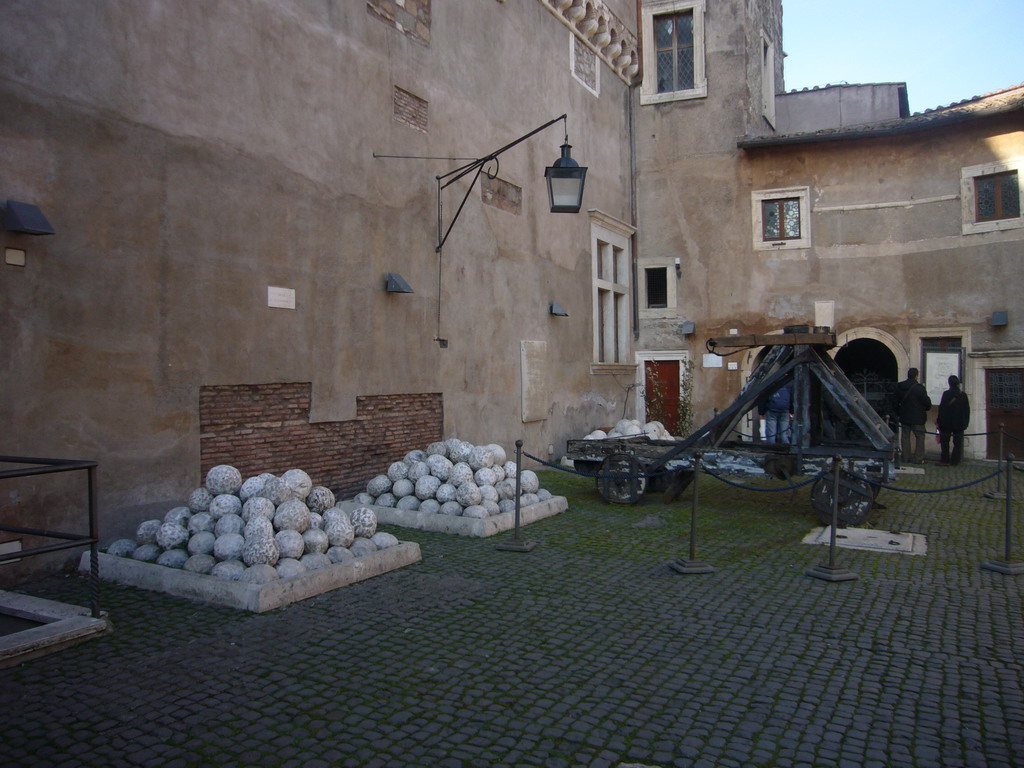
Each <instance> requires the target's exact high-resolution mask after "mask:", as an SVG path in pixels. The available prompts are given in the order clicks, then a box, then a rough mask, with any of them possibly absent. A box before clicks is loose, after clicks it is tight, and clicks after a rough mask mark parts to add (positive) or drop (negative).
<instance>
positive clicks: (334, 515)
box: [320, 506, 349, 528]
mask: <svg viewBox="0 0 1024 768" xmlns="http://www.w3.org/2000/svg"><path fill="white" fill-rule="evenodd" d="M321 518H322V520H323V525H321V526H320V527H321V528H326V527H327V526H328V525H330V524H331V523H333V522H335V521H337V520H344V521H345V522H346V523H347V522H349V519H348V512H346V511H345V510H344V509H342V508H341V507H338V506H334V507H331V508H330V509H328V510H325V511H324V513H323V515H321Z"/></svg>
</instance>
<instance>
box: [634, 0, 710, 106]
mask: <svg viewBox="0 0 1024 768" xmlns="http://www.w3.org/2000/svg"><path fill="white" fill-rule="evenodd" d="M642 21H643V41H644V45H643V51H644V78H643V83H642V84H641V87H640V103H641V104H659V103H662V102H666V101H679V100H681V99H695V98H701V97H704V96H707V93H708V84H707V79H706V77H705V74H704V0H657V1H656V2H650V3H645V4H644V6H643V20H642Z"/></svg>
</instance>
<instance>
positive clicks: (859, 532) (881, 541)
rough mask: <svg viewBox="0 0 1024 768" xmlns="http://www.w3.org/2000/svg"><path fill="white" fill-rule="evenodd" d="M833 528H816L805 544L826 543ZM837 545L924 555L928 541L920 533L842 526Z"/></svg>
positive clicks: (806, 537)
mask: <svg viewBox="0 0 1024 768" xmlns="http://www.w3.org/2000/svg"><path fill="white" fill-rule="evenodd" d="M831 531H832V529H831V527H830V526H826V527H825V528H815V529H814V530H812V531H811V532H810V533H809V534H807V535H806V536H805V537H804V544H824V545H825V546H826V547H827V546H828V545H829V543H830V541H831V536H832V533H831ZM836 546H837V547H845V548H846V549H864V550H868V551H871V552H899V553H901V554H904V555H924V554H927V552H928V541H927V539H926V538H925V537H924V536H922V535H921V534H920V533H894V532H892V531H875V530H872V529H870V528H840V529H839V530H837V531H836Z"/></svg>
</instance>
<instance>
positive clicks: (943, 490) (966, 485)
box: [855, 469, 1002, 493]
mask: <svg viewBox="0 0 1024 768" xmlns="http://www.w3.org/2000/svg"><path fill="white" fill-rule="evenodd" d="M1001 472H1002V470H1000V469H997V470H995V471H994V472H992V473H991V474H988V475H985V476H984V477H981V478H978V479H977V480H968V481H967V482H966V483H960V484H959V485H951V486H950V487H948V488H899V487H898V486H895V485H886V484H885V483H878V482H875V481H874V480H871V479H870V478H867V477H861V476H860V475H855V477H856V478H857V479H858V480H863V481H864V482H866V483H868V484H869V485H876V486H878V487H879V488H885V489H886V490H887V491H896V492H897V493H946V492H948V491H960V490H963V489H964V488H970V487H971V486H972V485H977V484H978V483H983V482H985V481H986V480H991V479H992V478H993V477H995V476H996V475H998V474H1000V473H1001Z"/></svg>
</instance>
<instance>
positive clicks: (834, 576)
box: [805, 456, 857, 581]
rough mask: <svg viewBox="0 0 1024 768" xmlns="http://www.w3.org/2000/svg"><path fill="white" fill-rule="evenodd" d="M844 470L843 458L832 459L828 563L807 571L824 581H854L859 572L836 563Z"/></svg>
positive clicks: (808, 573)
mask: <svg viewBox="0 0 1024 768" xmlns="http://www.w3.org/2000/svg"><path fill="white" fill-rule="evenodd" d="M841 471H842V458H841V457H839V456H835V457H833V459H832V525H831V526H830V530H829V541H828V563H827V564H825V563H821V564H819V565H816V566H814V567H813V568H808V569H807V570H806V571H805V573H806V574H807V575H808V576H812V577H813V578H815V579H821V580H822V581H853V580H854V579H856V578H857V574H856V573H854V572H853V571H848V570H846V568H843V567H842V566H841V565H836V529H837V528H838V527H839V474H840V472H841Z"/></svg>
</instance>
